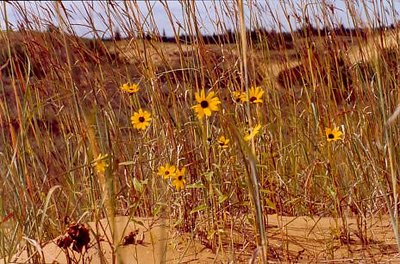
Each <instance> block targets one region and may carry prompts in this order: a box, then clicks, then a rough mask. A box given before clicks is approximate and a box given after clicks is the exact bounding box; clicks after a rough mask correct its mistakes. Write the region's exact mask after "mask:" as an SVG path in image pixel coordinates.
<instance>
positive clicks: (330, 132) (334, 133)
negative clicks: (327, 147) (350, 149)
mask: <svg viewBox="0 0 400 264" xmlns="http://www.w3.org/2000/svg"><path fill="white" fill-rule="evenodd" d="M325 134H326V140H328V142H331V141H336V140H339V139H343V138H342V136H343V133H342V131H340V130H339V128H338V127H335V128H334V129H331V128H325Z"/></svg>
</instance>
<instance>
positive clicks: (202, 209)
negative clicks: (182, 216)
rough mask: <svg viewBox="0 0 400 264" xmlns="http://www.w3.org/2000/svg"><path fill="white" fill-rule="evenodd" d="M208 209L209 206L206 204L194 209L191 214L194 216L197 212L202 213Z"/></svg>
mask: <svg viewBox="0 0 400 264" xmlns="http://www.w3.org/2000/svg"><path fill="white" fill-rule="evenodd" d="M206 209H207V205H206V204H201V205H199V206H196V207H195V208H193V209H192V211H190V214H194V213H197V212H201V211H204V210H206Z"/></svg>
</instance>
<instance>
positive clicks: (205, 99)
mask: <svg viewBox="0 0 400 264" xmlns="http://www.w3.org/2000/svg"><path fill="white" fill-rule="evenodd" d="M195 97H196V101H197V103H198V104H197V105H195V106H193V107H192V108H193V109H194V111H195V112H196V114H197V117H198V118H199V119H202V118H203V116H204V115H206V116H211V112H212V111H218V110H219V108H218V105H219V104H220V103H221V101H220V100H219V99H218V97H216V96H215V93H214V92H209V93H208V95H207V96H206V94H205V92H204V89H202V90H201V92H200V93H197V92H196V93H195Z"/></svg>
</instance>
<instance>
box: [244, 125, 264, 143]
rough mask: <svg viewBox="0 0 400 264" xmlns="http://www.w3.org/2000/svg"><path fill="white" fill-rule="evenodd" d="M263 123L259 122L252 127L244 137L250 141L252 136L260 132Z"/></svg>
mask: <svg viewBox="0 0 400 264" xmlns="http://www.w3.org/2000/svg"><path fill="white" fill-rule="evenodd" d="M260 129H261V125H260V124H258V125H256V126H255V127H254V128H253V129H250V130H249V132H248V134H247V135H246V136H245V137H244V140H245V141H250V140H251V139H252V138H254V137H255V136H256V135H257V134H258V132H260Z"/></svg>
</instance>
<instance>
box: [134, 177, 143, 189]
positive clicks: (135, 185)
mask: <svg viewBox="0 0 400 264" xmlns="http://www.w3.org/2000/svg"><path fill="white" fill-rule="evenodd" d="M132 182H133V188H134V189H135V191H137V192H139V193H142V192H143V184H142V183H141V182H140V181H138V180H137V179H136V178H133V180H132Z"/></svg>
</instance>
